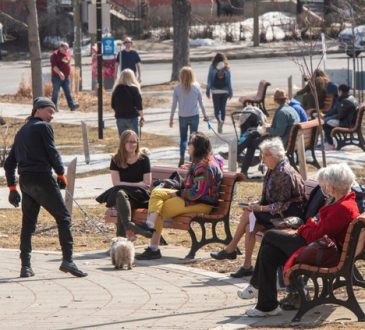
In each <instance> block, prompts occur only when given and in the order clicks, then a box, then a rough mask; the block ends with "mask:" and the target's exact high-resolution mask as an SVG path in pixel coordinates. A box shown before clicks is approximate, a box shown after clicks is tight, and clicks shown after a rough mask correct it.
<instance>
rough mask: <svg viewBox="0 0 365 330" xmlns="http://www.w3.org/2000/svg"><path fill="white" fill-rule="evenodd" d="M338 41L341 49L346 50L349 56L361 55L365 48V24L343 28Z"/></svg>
mask: <svg viewBox="0 0 365 330" xmlns="http://www.w3.org/2000/svg"><path fill="white" fill-rule="evenodd" d="M338 41H339V49H342V50H344V51H345V52H346V54H347V55H348V56H350V57H353V56H355V57H357V56H359V54H360V53H361V52H362V51H364V50H365V25H359V26H356V27H355V28H354V29H352V28H346V29H344V30H342V31H341V32H340V33H339V35H338Z"/></svg>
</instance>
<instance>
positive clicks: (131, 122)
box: [111, 69, 144, 136]
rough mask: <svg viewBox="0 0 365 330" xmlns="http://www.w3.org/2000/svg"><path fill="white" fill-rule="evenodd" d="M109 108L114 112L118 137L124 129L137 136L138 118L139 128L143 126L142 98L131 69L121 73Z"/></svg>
mask: <svg viewBox="0 0 365 330" xmlns="http://www.w3.org/2000/svg"><path fill="white" fill-rule="evenodd" d="M111 106H112V109H113V110H114V112H115V118H116V122H117V127H118V133H119V136H120V135H121V134H122V133H123V131H125V130H126V129H132V130H133V131H135V132H136V134H137V135H138V134H139V128H138V117H141V119H140V125H141V127H142V126H143V124H144V117H143V106H142V96H141V88H140V85H139V82H138V80H137V78H136V76H135V74H134V72H133V71H132V70H131V69H125V70H123V71H122V72H121V74H120V76H119V79H118V81H117V83H116V84H115V86H114V89H113V93H112V101H111Z"/></svg>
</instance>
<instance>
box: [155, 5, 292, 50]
mask: <svg viewBox="0 0 365 330" xmlns="http://www.w3.org/2000/svg"><path fill="white" fill-rule="evenodd" d="M295 26H296V17H295V16H294V15H292V14H291V13H287V12H279V11H272V12H267V13H265V14H263V15H261V16H260V17H259V31H260V35H261V36H263V37H264V39H265V40H266V41H273V40H283V39H284V38H285V37H286V36H291V35H292V34H293V31H294V30H295ZM190 30H191V31H194V34H196V33H199V35H202V38H199V39H193V40H194V41H191V42H190V45H191V46H193V47H201V46H212V45H213V44H210V43H209V41H208V40H212V39H214V40H220V41H239V40H247V41H249V40H252V37H253V18H248V19H246V20H244V21H241V22H233V23H223V24H215V25H209V27H207V25H193V26H191V28H190ZM172 33H173V31H172V28H170V29H168V28H162V29H154V30H152V31H151V34H152V37H154V38H160V39H161V38H162V39H165V38H168V37H169V36H172ZM204 33H207V34H208V33H209V34H210V35H211V36H212V39H207V38H204V37H203V35H204ZM209 37H210V36H209ZM195 40H196V41H195ZM211 42H212V41H211Z"/></svg>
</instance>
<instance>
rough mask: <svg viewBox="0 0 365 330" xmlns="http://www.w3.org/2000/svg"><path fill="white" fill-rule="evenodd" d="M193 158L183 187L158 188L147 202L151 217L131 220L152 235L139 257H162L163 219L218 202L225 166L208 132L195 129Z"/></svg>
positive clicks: (200, 210) (190, 149)
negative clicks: (218, 159)
mask: <svg viewBox="0 0 365 330" xmlns="http://www.w3.org/2000/svg"><path fill="white" fill-rule="evenodd" d="M188 152H189V155H190V157H191V159H192V163H191V166H190V167H189V169H188V174H187V176H186V178H185V180H184V185H183V188H182V189H180V190H176V189H166V188H155V189H153V190H152V193H151V198H150V201H149V203H148V217H147V221H146V223H145V224H143V225H138V224H137V225H135V224H133V223H131V226H133V227H134V229H132V228H131V230H133V231H134V232H136V233H139V234H142V235H144V236H147V237H148V235H149V236H150V237H151V233H152V238H151V241H150V245H149V247H148V248H147V249H146V250H145V252H144V253H142V254H140V255H137V256H136V259H139V260H149V259H159V258H161V252H160V249H159V242H160V237H161V232H162V228H163V221H164V219H167V218H173V217H176V216H178V215H180V214H185V213H205V214H207V213H209V212H210V211H211V210H212V208H213V206H216V205H217V203H218V194H219V189H220V186H221V182H222V177H223V174H222V169H221V166H220V164H219V163H218V161H217V160H216V159H215V157H214V156H213V155H212V147H211V144H210V141H209V139H208V137H207V136H206V135H204V134H203V133H200V132H196V133H193V134H192V135H191V137H190V140H189V144H188Z"/></svg>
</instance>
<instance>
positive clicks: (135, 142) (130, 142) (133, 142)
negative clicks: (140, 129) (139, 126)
mask: <svg viewBox="0 0 365 330" xmlns="http://www.w3.org/2000/svg"><path fill="white" fill-rule="evenodd" d="M125 143H129V144H137V143H138V141H125Z"/></svg>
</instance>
